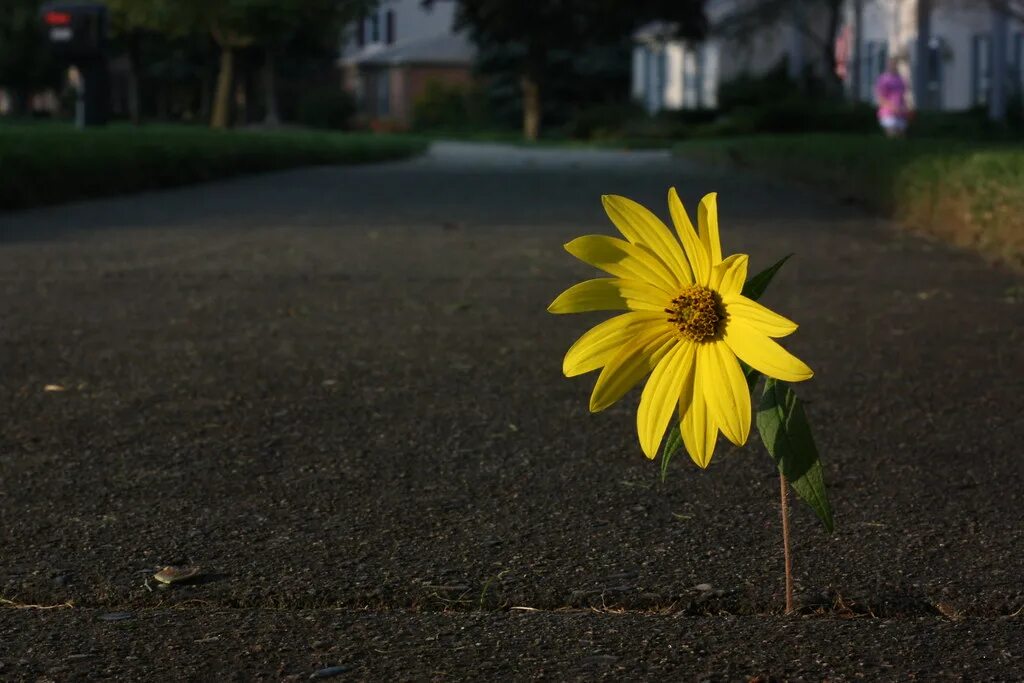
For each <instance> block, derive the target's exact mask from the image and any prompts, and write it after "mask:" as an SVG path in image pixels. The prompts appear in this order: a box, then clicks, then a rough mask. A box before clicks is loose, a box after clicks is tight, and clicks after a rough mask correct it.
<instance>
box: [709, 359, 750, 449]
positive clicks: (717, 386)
mask: <svg viewBox="0 0 1024 683" xmlns="http://www.w3.org/2000/svg"><path fill="white" fill-rule="evenodd" d="M697 372H698V373H699V374H700V375H701V383H702V385H703V388H704V398H705V399H706V400H707V403H708V412H710V413H711V416H712V419H714V422H715V424H716V425H718V427H719V429H721V430H722V433H723V434H725V438H727V439H729V441H732V442H733V443H734V444H736V445H737V446H742V445H743V444H745V443H746V442H747V436H749V434H750V389H748V388H747V380H746V378H744V377H743V371H742V370H740V364H739V362H737V360H736V356H735V355H734V354H733V352H732V351H730V350H729V347H728V346H726V345H725V344H723V343H721V342H710V343H707V344H701V345H700V347H699V349H698V352H697Z"/></svg>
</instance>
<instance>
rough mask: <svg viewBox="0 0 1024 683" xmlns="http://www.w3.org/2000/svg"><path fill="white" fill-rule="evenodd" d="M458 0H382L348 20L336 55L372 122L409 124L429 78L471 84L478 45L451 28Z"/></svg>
mask: <svg viewBox="0 0 1024 683" xmlns="http://www.w3.org/2000/svg"><path fill="white" fill-rule="evenodd" d="M454 18H455V2H453V1H452V0H435V2H433V3H432V4H430V5H429V6H426V7H424V6H423V4H422V2H421V0H383V1H382V2H381V3H380V4H379V5H378V7H377V9H376V11H374V12H373V13H372V14H371V15H369V16H367V17H364V18H363V19H362V20H361V21H358V22H355V23H354V24H353V25H350V26H347V27H346V28H345V30H344V32H343V37H342V41H343V43H342V44H343V48H342V52H341V57H340V58H339V60H338V63H339V66H340V67H341V70H342V83H343V87H344V88H345V89H346V90H348V91H349V92H351V93H352V94H353V95H355V98H356V101H357V103H358V107H359V112H360V114H361V115H362V116H363V117H365V118H366V119H367V120H368V121H370V122H371V123H377V124H380V125H387V126H394V127H398V128H402V127H407V126H408V125H410V124H411V123H412V112H413V105H414V104H415V102H416V100H417V99H418V98H419V97H420V96H421V95H422V94H423V92H424V91H425V90H426V88H427V86H428V84H429V83H431V82H440V83H444V84H447V85H452V84H454V85H462V84H469V83H470V82H471V81H472V79H473V73H472V67H473V60H474V58H475V56H476V50H475V48H474V47H473V44H472V43H471V42H470V40H469V37H468V36H467V35H466V34H465V33H462V32H456V31H454V29H453V24H454Z"/></svg>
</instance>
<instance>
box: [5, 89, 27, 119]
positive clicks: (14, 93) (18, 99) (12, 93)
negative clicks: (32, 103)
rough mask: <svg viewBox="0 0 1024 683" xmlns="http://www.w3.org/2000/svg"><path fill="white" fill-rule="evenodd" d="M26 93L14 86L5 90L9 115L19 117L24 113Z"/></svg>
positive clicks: (13, 117)
mask: <svg viewBox="0 0 1024 683" xmlns="http://www.w3.org/2000/svg"><path fill="white" fill-rule="evenodd" d="M28 97H29V96H28V94H27V93H26V91H25V90H23V89H22V88H18V87H14V88H9V89H8V90H7V98H8V99H7V102H8V104H9V105H10V107H11V109H10V117H11V118H12V119H20V118H21V117H22V116H24V115H25V110H26V108H27V103H28Z"/></svg>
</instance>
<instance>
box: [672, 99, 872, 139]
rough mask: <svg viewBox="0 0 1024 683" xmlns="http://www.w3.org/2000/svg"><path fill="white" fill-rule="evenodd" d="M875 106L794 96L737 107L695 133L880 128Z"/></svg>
mask: <svg viewBox="0 0 1024 683" xmlns="http://www.w3.org/2000/svg"><path fill="white" fill-rule="evenodd" d="M877 127H878V123H877V121H876V119H875V112H874V108H873V107H871V106H870V105H867V104H851V103H845V102H836V101H831V100H825V101H821V100H813V99H810V98H806V97H790V98H788V99H784V100H778V101H775V102H771V103H765V104H761V105H758V106H742V107H737V108H735V109H733V110H732V111H730V112H729V113H728V114H725V115H723V116H721V117H719V118H718V119H716V120H715V121H714V122H712V123H710V124H707V125H705V126H701V127H698V128H697V129H695V130H694V131H693V134H692V136H693V137H721V136H731V135H753V134H756V133H808V132H837V133H838V132H845V133H866V132H870V131H873V130H876V129H877Z"/></svg>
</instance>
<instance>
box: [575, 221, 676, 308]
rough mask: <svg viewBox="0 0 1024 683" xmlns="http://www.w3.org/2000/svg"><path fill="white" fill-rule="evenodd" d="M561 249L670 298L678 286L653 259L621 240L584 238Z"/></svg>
mask: <svg viewBox="0 0 1024 683" xmlns="http://www.w3.org/2000/svg"><path fill="white" fill-rule="evenodd" d="M565 250H566V251H567V252H569V253H570V254H572V255H573V256H575V257H576V258H578V259H579V260H581V261H583V262H584V263H587V264H589V265H592V266H594V267H595V268H600V269H601V270H603V271H605V272H606V273H610V274H612V275H614V276H615V277H619V278H624V279H635V280H643V281H644V282H647V283H649V284H652V285H654V286H655V287H659V288H661V289H664V290H665V291H666V292H671V293H672V294H673V295H674V294H675V291H676V289H677V287H678V286H677V284H676V278H675V276H674V275H673V274H672V272H671V271H670V270H669V269H668V266H666V265H665V264H664V263H663V262H662V261H661V260H660V259H659V258H658V257H657V256H655V255H653V254H652V253H651V252H650V251H648V250H646V249H644V248H642V247H640V246H637V245H635V244H630V243H629V242H627V241H625V240H620V239H617V238H615V237H608V236H606V235H585V236H583V237H577V238H576V239H574V240H573V241H572V242H569V243H568V244H566V245H565ZM670 298H671V297H670Z"/></svg>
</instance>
